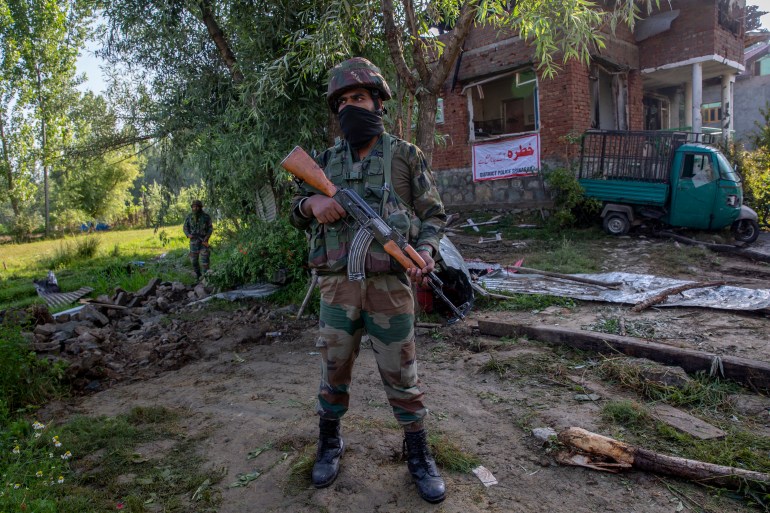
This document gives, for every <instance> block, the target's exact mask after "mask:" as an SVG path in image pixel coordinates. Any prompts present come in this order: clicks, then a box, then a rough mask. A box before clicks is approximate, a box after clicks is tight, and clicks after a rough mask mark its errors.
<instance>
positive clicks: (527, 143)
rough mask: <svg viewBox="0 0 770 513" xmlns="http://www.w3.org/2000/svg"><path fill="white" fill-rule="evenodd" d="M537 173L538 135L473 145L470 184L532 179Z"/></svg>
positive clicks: (538, 167)
mask: <svg viewBox="0 0 770 513" xmlns="http://www.w3.org/2000/svg"><path fill="white" fill-rule="evenodd" d="M539 170H540V134H534V135H526V136H524V137H515V138H511V139H504V140H500V139H497V140H494V141H489V142H481V143H476V144H474V145H473V181H474V182H481V181H483V180H499V179H501V178H515V177H517V176H532V175H535V174H537V172H538V171H539Z"/></svg>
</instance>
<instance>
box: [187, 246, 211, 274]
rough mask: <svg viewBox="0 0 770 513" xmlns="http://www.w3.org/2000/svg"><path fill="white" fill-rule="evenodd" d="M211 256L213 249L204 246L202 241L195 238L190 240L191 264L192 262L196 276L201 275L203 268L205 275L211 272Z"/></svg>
mask: <svg viewBox="0 0 770 513" xmlns="http://www.w3.org/2000/svg"><path fill="white" fill-rule="evenodd" d="M210 256H211V249H209V248H207V247H206V246H204V245H203V241H202V240H200V239H195V238H193V239H190V262H192V266H193V270H194V271H195V275H196V276H200V275H201V268H202V269H203V272H204V273H205V272H206V271H208V270H209V257H210ZM199 261H200V263H199Z"/></svg>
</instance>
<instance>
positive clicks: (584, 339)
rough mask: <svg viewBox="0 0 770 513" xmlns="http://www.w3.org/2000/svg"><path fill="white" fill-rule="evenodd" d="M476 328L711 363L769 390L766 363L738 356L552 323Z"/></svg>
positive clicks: (669, 360)
mask: <svg viewBox="0 0 770 513" xmlns="http://www.w3.org/2000/svg"><path fill="white" fill-rule="evenodd" d="M479 331H480V332H481V333H482V334H484V335H494V336H497V337H523V336H526V337H529V338H533V339H536V340H540V341H543V342H549V343H552V344H562V345H565V346H570V347H574V348H576V349H581V350H584V351H596V352H599V353H610V354H617V353H621V354H625V355H628V356H635V357H637V358H647V359H649V360H653V361H656V362H660V363H664V364H667V365H676V366H679V367H681V368H682V369H684V370H685V371H686V372H689V373H695V372H699V371H703V372H706V373H708V372H710V371H711V370H712V368H713V367H714V365H715V364H716V368H718V369H720V370H721V374H722V376H724V377H725V378H728V379H732V380H734V381H737V382H739V383H743V384H745V385H747V386H749V387H750V388H751V389H752V390H754V391H768V390H770V363H767V362H762V361H757V360H749V359H747V358H739V357H737V356H717V355H713V354H708V353H704V352H702V351H697V350H695V349H686V348H681V347H674V346H669V345H666V344H660V343H657V342H648V341H646V340H643V339H639V338H633V337H621V336H620V335H610V334H609V333H596V332H592V331H583V330H572V329H567V328H557V327H552V326H530V325H526V324H516V323H505V322H495V321H483V320H480V321H479Z"/></svg>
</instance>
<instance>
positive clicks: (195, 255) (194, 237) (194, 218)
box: [182, 200, 214, 279]
mask: <svg viewBox="0 0 770 513" xmlns="http://www.w3.org/2000/svg"><path fill="white" fill-rule="evenodd" d="M190 208H191V209H192V212H191V213H190V214H188V216H187V219H185V220H184V226H183V228H182V229H183V230H184V234H185V235H186V236H187V238H188V239H190V262H192V266H193V270H194V271H195V276H196V277H197V278H198V279H200V277H201V269H203V272H204V273H205V272H206V271H208V270H209V256H210V255H211V248H210V247H209V237H211V233H212V232H213V231H214V225H213V224H211V216H210V215H208V214H207V213H206V212H204V211H203V202H202V201H201V200H195V201H193V202H192V204H191V205H190ZM199 261H200V263H199Z"/></svg>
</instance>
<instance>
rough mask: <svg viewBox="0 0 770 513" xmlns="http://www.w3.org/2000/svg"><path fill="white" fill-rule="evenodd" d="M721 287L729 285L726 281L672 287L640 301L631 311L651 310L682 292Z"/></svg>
mask: <svg viewBox="0 0 770 513" xmlns="http://www.w3.org/2000/svg"><path fill="white" fill-rule="evenodd" d="M721 285H727V282H726V281H706V282H697V283H687V284H685V285H679V286H677V287H671V288H670V289H666V290H664V291H663V292H661V293H659V294H655V295H654V296H652V297H650V298H647V299H645V300H644V301H640V302H639V303H636V304H635V305H634V306H633V308H631V311H632V312H641V311H642V310H644V309H645V308H649V307H651V306H653V305H657V304H658V303H662V302H663V301H665V300H666V298H667V297H668V296H672V295H674V294H679V293H680V292H684V291H685V290H691V289H705V288H708V287H719V286H721Z"/></svg>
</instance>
